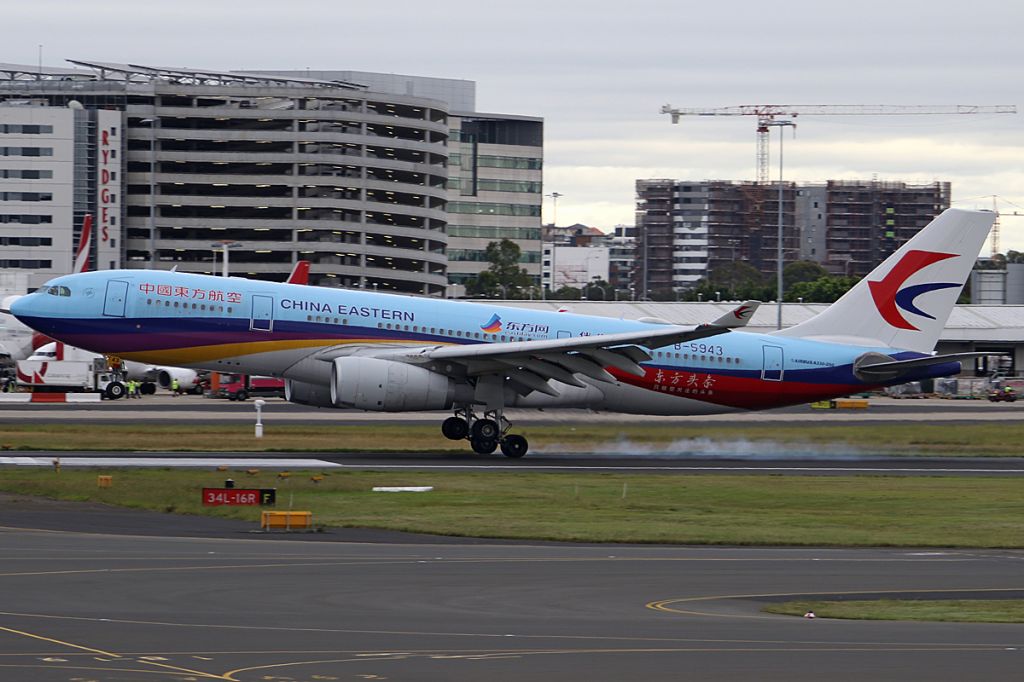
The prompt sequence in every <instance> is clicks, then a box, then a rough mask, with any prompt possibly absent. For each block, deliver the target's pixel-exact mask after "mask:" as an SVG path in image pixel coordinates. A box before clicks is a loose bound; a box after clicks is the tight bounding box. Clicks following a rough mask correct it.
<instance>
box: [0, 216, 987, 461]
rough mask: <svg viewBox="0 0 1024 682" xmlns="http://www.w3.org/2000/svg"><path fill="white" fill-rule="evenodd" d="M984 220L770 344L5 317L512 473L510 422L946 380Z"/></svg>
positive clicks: (395, 323) (114, 306)
mask: <svg viewBox="0 0 1024 682" xmlns="http://www.w3.org/2000/svg"><path fill="white" fill-rule="evenodd" d="M993 219H994V214H993V213H991V212H988V211H967V210H961V209H949V210H946V211H944V212H943V213H942V214H941V215H939V216H938V217H936V218H935V219H934V220H933V221H932V222H931V223H929V224H928V225H927V226H926V227H925V228H924V229H923V230H921V231H920V232H919V233H918V234H917V235H915V236H914V237H913V238H912V239H911V240H909V241H908V242H907V243H905V244H904V245H903V246H902V247H900V248H899V249H898V250H897V251H896V252H895V253H893V254H892V255H891V256H889V257H888V258H887V259H886V260H885V261H884V262H883V263H882V264H881V265H879V266H878V267H877V268H875V269H874V270H873V271H872V272H871V273H870V274H869V275H868V276H867V277H865V278H864V279H863V280H861V281H860V282H859V283H858V284H856V285H855V286H854V287H853V288H852V289H850V291H849V292H847V293H846V294H845V295H844V296H843V297H842V298H840V299H839V300H838V301H837V302H836V303H834V304H833V305H831V306H830V307H828V308H827V309H825V310H824V311H822V312H821V313H820V314H818V315H817V316H815V317H813V318H811V319H809V320H807V321H805V322H802V323H800V324H797V325H795V326H793V327H790V328H787V329H783V330H779V331H775V332H772V333H754V332H748V331H743V330H738V329H736V328H737V327H739V326H741V325H742V324H744V323H745V322H746V321H747V320H749V319H750V314H752V312H753V311H752V310H750V308H752V307H753V305H754V304H753V302H747V303H745V304H744V305H741V306H739V307H738V308H737V309H735V310H734V311H731V312H730V313H727V314H726V315H725V316H723V318H721V319H719V320H715V321H714V322H712V323H710V324H704V325H697V326H680V325H674V324H665V323H664V321H657V320H651V321H639V320H625V319H611V318H604V317H594V316H587V315H579V314H574V313H571V312H564V313H556V312H548V311H535V310H526V309H521V308H513V307H505V306H500V305H493V304H490V303H475V302H466V301H453V300H438V299H432V298H421V297H413V296H403V295H396V294H384V293H376V292H369V291H364V290H344V289H326V288H316V287H308V286H299V285H293V284H286V283H285V284H281V283H272V282H261V281H253V280H247V279H243V278H234V277H231V278H226V279H225V278H223V277H209V276H204V275H194V274H185V273H175V272H165V271H156V270H119V271H118V270H113V271H104V272H91V273H83V274H74V275H67V276H64V277H57V278H55V279H53V280H52V281H50V282H49V283H48V284H47V286H44V287H43V288H41V289H40V290H38V291H37V292H35V293H33V294H31V295H28V296H25V297H23V298H21V299H18V300H17V301H15V302H14V303H13V304H12V306H11V312H12V313H13V314H14V315H15V316H16V317H17V318H18V319H19V320H21V321H23V322H24V323H25V324H27V325H29V326H31V327H32V328H34V329H37V330H39V331H40V332H42V333H44V334H47V335H48V336H51V337H53V338H56V339H60V340H62V341H64V342H66V343H70V344H73V345H75V346H79V347H82V348H87V349H90V350H93V351H95V352H98V353H104V354H109V355H116V356H118V357H120V358H122V359H127V360H138V361H143V362H153V363H160V364H170V365H175V366H184V367H192V368H202V369H209V370H220V371H232V372H241V373H249V374H259V375H264V376H277V377H283V378H284V379H286V386H287V389H286V397H287V399H288V400H290V401H292V402H296V403H302V404H307V405H315V406H320V407H337V408H356V409H361V410H368V411H384V412H404V411H427V410H452V412H453V414H452V416H451V417H448V418H447V419H445V420H444V422H443V424H442V425H441V431H442V433H443V435H444V436H445V437H447V438H449V439H451V440H462V439H467V440H469V442H470V445H471V447H472V449H473V450H474V451H475V452H477V453H479V454H491V453H493V452H494V451H495V450H496V449H497V448H498V447H500V448H501V452H502V453H503V454H504V455H505V456H507V457H522V456H523V455H525V454H526V452H527V450H528V448H529V444H528V441H527V439H526V438H525V437H524V436H522V435H519V434H513V433H511V432H510V430H511V424H510V422H509V421H508V419H507V418H506V416H505V410H506V409H507V408H510V407H527V408H555V407H558V408H562V407H565V408H585V409H591V410H594V411H613V412H622V413H632V414H656V415H680V416H682V415H705V414H714V413H723V412H736V411H743V410H762V409H768V408H773V407H781V406H786V405H796V404H801V403H807V402H812V401H817V400H824V399H829V398H835V397H839V396H844V395H849V394H851V393H858V392H861V391H869V390H875V389H878V388H882V387H885V386H889V385H894V384H900V383H904V382H909V381H917V380H922V379H927V378H935V377H944V376H951V375H955V374H957V373H959V372H960V362H959V361H960V360H963V359H966V358H969V357H976V356H979V355H983V353H956V354H950V355H941V356H939V355H934V354H933V353H934V347H935V344H936V342H937V341H938V338H939V334H940V332H941V331H942V329H943V327H944V325H945V322H946V320H947V319H948V317H949V314H950V312H951V310H952V308H953V305H954V303H955V302H956V299H957V296H958V295H959V293H960V290H961V288H962V287H963V285H964V283H965V281H966V279H967V277H968V275H969V274H970V271H971V268H972V267H973V265H974V262H975V259H976V257H977V255H978V252H979V251H980V250H981V247H982V245H983V242H984V240H985V238H986V236H987V235H988V232H989V229H990V228H991V226H992V223H993ZM730 317H731V318H732V320H730V319H729V318H730Z"/></svg>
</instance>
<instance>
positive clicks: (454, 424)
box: [441, 417, 469, 440]
mask: <svg viewBox="0 0 1024 682" xmlns="http://www.w3.org/2000/svg"><path fill="white" fill-rule="evenodd" d="M441 433H442V434H444V437H445V438H447V439H448V440H462V439H463V438H465V437H466V436H468V435H469V424H467V423H466V420H465V419H463V418H462V417H448V418H447V419H445V420H444V421H443V422H441Z"/></svg>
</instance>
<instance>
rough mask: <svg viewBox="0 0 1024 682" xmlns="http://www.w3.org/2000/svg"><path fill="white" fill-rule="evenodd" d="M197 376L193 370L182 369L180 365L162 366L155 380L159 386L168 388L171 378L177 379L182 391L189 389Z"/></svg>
mask: <svg viewBox="0 0 1024 682" xmlns="http://www.w3.org/2000/svg"><path fill="white" fill-rule="evenodd" d="M198 376H199V375H198V374H197V373H196V372H195V370H191V369H183V368H181V367H164V368H162V369H161V370H160V374H158V375H157V378H156V382H157V383H158V384H160V388H168V389H169V388H170V387H171V380H173V379H177V380H178V385H179V386H181V390H182V391H191V390H192V387H193V386H194V385H195V383H196V377H198Z"/></svg>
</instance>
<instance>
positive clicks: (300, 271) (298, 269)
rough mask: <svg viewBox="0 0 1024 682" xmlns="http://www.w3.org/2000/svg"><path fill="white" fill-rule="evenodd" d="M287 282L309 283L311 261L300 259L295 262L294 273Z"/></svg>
mask: <svg viewBox="0 0 1024 682" xmlns="http://www.w3.org/2000/svg"><path fill="white" fill-rule="evenodd" d="M285 283H286V284H309V261H308V260H300V261H296V262H295V267H294V268H292V274H290V275H288V279H286V280H285Z"/></svg>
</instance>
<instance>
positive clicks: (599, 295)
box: [583, 279, 615, 301]
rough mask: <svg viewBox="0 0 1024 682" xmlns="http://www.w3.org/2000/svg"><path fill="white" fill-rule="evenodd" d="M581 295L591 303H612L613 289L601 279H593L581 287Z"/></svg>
mask: <svg viewBox="0 0 1024 682" xmlns="http://www.w3.org/2000/svg"><path fill="white" fill-rule="evenodd" d="M583 293H584V294H586V297H587V299H588V300H591V301H614V300H615V289H613V288H612V285H611V284H609V283H608V282H606V281H604V280H603V279H595V280H594V281H593V282H589V283H588V284H585V285H584V286H583Z"/></svg>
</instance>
